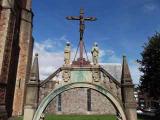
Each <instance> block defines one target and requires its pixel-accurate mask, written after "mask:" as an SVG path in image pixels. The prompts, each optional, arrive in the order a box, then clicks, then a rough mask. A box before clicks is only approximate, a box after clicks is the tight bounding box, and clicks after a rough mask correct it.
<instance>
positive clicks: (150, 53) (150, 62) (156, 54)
mask: <svg viewBox="0 0 160 120" xmlns="http://www.w3.org/2000/svg"><path fill="white" fill-rule="evenodd" d="M143 48H144V50H143V52H142V53H141V56H142V59H141V60H138V63H140V65H141V67H140V68H139V69H140V71H141V72H142V73H143V75H142V76H141V78H140V88H141V90H142V91H144V92H146V93H148V95H149V97H153V99H159V97H160V96H159V95H160V33H156V34H155V35H154V36H152V37H151V38H149V41H148V43H145V45H144V46H143Z"/></svg>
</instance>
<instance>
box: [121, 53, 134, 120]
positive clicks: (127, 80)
mask: <svg viewBox="0 0 160 120" xmlns="http://www.w3.org/2000/svg"><path fill="white" fill-rule="evenodd" d="M121 85H122V86H121V94H122V102H123V105H124V109H125V113H126V117H127V120H137V113H136V101H135V98H134V85H133V83H132V78H131V74H130V70H129V67H128V63H127V60H126V57H125V56H123V63H122V76H121Z"/></svg>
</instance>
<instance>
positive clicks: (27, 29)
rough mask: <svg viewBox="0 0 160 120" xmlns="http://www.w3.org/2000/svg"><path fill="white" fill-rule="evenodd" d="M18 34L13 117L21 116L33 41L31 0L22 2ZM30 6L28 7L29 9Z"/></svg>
mask: <svg viewBox="0 0 160 120" xmlns="http://www.w3.org/2000/svg"><path fill="white" fill-rule="evenodd" d="M23 2H24V3H22V4H23V7H22V12H21V21H20V33H19V47H20V52H19V62H18V69H17V78H16V86H15V92H14V102H13V113H12V115H13V116H17V115H23V112H24V111H23V109H24V102H25V94H26V82H28V80H29V76H30V69H31V61H32V52H33V44H34V39H33V37H32V21H33V13H32V11H31V0H23ZM29 6H30V7H29Z"/></svg>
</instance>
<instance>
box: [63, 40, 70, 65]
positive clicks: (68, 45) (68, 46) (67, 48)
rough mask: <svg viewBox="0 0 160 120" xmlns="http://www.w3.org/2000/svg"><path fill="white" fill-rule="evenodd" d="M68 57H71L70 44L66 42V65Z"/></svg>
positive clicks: (68, 61)
mask: <svg viewBox="0 0 160 120" xmlns="http://www.w3.org/2000/svg"><path fill="white" fill-rule="evenodd" d="M70 57H71V46H70V43H69V42H67V43H66V46H65V49H64V63H65V64H66V65H69V64H70Z"/></svg>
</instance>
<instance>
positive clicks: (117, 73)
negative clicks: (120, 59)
mask: <svg viewBox="0 0 160 120" xmlns="http://www.w3.org/2000/svg"><path fill="white" fill-rule="evenodd" d="M100 65H101V66H102V68H104V69H105V70H106V71H107V72H108V73H110V74H111V75H112V76H113V77H114V78H115V79H116V80H117V81H119V82H121V74H122V65H121V64H120V63H102V64H100Z"/></svg>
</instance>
